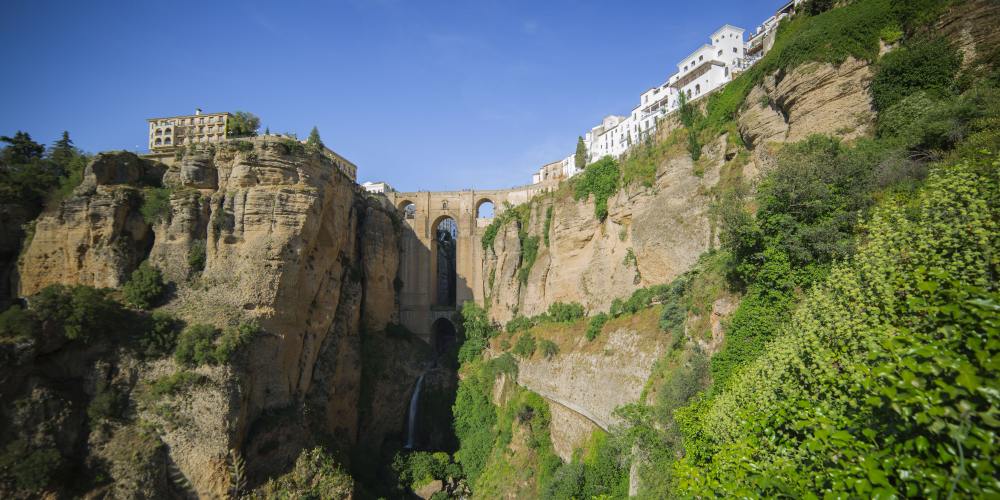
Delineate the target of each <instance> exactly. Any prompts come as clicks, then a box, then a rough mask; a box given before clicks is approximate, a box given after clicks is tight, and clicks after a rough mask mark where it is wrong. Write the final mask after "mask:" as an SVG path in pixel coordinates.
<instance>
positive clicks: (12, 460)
mask: <svg viewBox="0 0 1000 500" xmlns="http://www.w3.org/2000/svg"><path fill="white" fill-rule="evenodd" d="M60 462H61V457H60V455H59V451H57V450H56V449H55V448H54V447H52V446H51V445H42V446H33V445H32V444H29V443H28V442H26V441H24V440H23V439H15V440H12V441H10V442H9V443H7V446H6V447H4V449H3V453H0V478H3V479H7V480H9V481H11V482H12V483H13V484H14V487H15V488H16V490H17V491H19V492H20V493H22V494H24V497H25V498H28V497H30V496H32V495H35V494H37V493H38V492H39V491H40V490H41V489H42V488H44V487H45V486H46V485H48V484H49V481H50V480H51V479H52V477H53V474H54V473H55V471H56V469H58V468H59V465H60ZM5 482H6V481H5Z"/></svg>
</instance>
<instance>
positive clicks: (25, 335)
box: [0, 305, 41, 341]
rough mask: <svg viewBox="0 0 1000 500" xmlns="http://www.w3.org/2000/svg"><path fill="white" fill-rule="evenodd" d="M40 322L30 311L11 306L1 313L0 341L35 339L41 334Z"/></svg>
mask: <svg viewBox="0 0 1000 500" xmlns="http://www.w3.org/2000/svg"><path fill="white" fill-rule="evenodd" d="M40 326H41V325H39V322H38V320H36V319H35V315H34V314H32V313H31V312H30V311H25V310H24V309H21V306H19V305H13V306H10V308H9V309H7V310H6V311H4V312H2V313H0V339H3V340H8V341H19V340H25V339H31V338H34V337H35V336H36V335H37V334H38V332H39V327H40Z"/></svg>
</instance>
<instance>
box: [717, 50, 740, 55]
mask: <svg viewBox="0 0 1000 500" xmlns="http://www.w3.org/2000/svg"><path fill="white" fill-rule="evenodd" d="M733 50H736V49H733ZM719 55H720V56H721V55H722V49H719Z"/></svg>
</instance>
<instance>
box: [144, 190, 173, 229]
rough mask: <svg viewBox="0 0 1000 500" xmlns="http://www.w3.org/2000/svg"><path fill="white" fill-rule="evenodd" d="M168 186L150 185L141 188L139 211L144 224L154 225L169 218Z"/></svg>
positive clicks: (169, 192) (169, 191)
mask: <svg viewBox="0 0 1000 500" xmlns="http://www.w3.org/2000/svg"><path fill="white" fill-rule="evenodd" d="M170 194H171V190H170V188H157V187H150V188H145V189H143V190H142V206H141V207H140V208H139V212H140V213H142V218H143V219H144V220H145V221H146V224H149V225H156V224H160V223H163V222H167V221H169V220H170Z"/></svg>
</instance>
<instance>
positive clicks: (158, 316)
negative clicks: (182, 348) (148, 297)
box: [138, 311, 180, 359]
mask: <svg viewBox="0 0 1000 500" xmlns="http://www.w3.org/2000/svg"><path fill="white" fill-rule="evenodd" d="M179 326H180V322H179V321H178V320H177V319H176V318H174V317H173V316H170V315H169V314H167V313H164V312H161V311H156V312H154V313H153V314H152V315H151V316H150V317H149V319H148V320H147V321H146V325H145V328H144V330H143V332H142V334H141V335H140V336H139V339H138V344H139V351H140V352H141V353H142V354H143V356H145V357H146V358H149V359H153V358H159V357H162V356H166V355H168V354H170V353H172V352H174V347H175V346H176V344H177V332H178V330H179Z"/></svg>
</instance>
